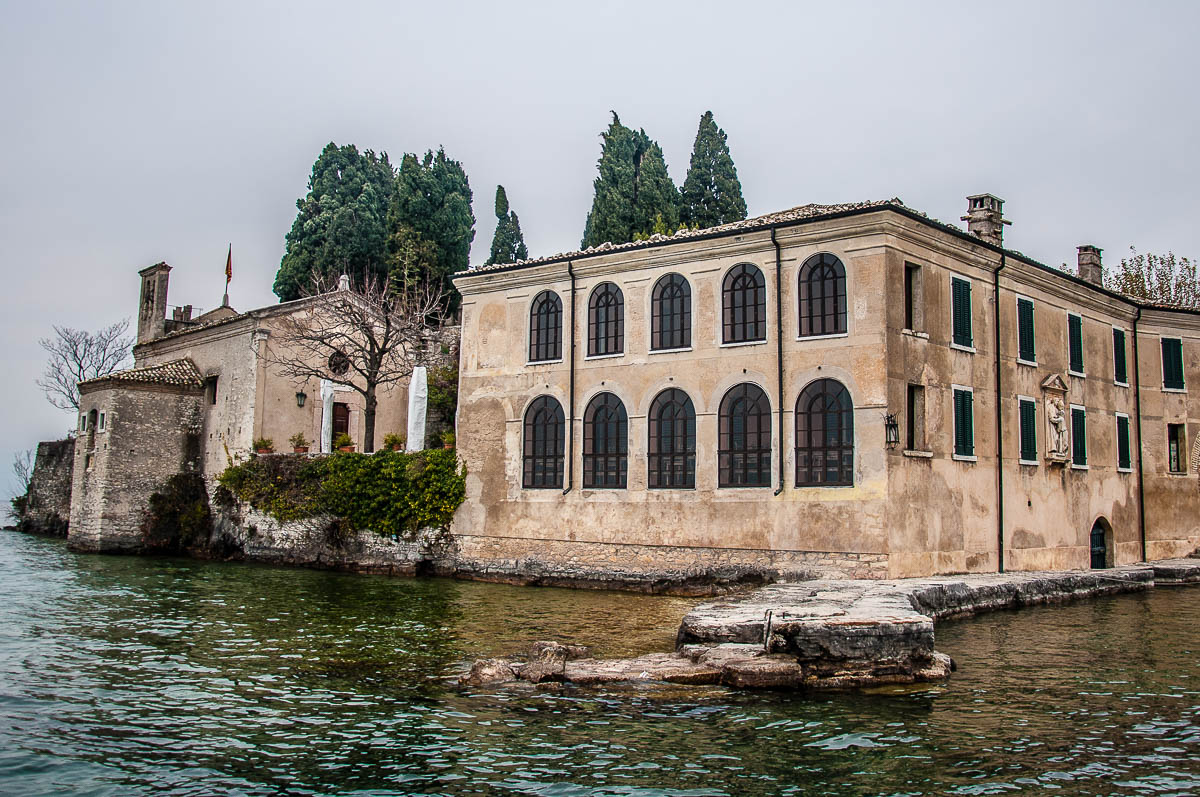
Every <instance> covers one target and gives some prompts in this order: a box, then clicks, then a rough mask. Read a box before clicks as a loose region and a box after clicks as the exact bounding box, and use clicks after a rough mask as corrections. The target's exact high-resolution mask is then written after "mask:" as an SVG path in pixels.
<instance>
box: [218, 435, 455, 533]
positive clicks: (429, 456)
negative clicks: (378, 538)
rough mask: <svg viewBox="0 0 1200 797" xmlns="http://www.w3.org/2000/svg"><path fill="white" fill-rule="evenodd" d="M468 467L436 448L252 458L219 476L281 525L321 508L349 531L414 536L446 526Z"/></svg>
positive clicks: (452, 514)
mask: <svg viewBox="0 0 1200 797" xmlns="http://www.w3.org/2000/svg"><path fill="white" fill-rule="evenodd" d="M466 473H467V472H466V468H465V467H464V466H463V465H462V464H461V463H460V462H459V461H458V456H457V455H456V453H455V452H454V451H453V450H448V449H440V450H431V451H417V452H414V453H411V454H410V453H405V452H401V451H379V452H376V453H374V454H357V453H337V454H331V455H329V456H324V457H311V458H310V457H291V456H265V457H254V458H252V459H250V460H248V461H247V462H244V463H242V464H240V465H232V466H230V467H229V468H227V469H226V470H225V472H224V473H222V474H221V475H220V476H219V477H218V478H217V481H218V482H219V483H220V485H221V486H222V487H224V488H225V489H227V490H229V492H231V493H232V494H233V495H234V496H236V497H237V498H239V499H241V500H242V501H245V502H246V503H248V504H250V505H251V506H252V507H254V508H255V509H257V510H259V511H261V512H265V513H267V514H268V515H271V516H272V517H273V518H275V519H276V520H278V521H279V522H281V523H287V522H290V521H294V520H301V519H304V518H309V517H313V516H316V515H322V514H326V515H332V516H333V517H335V518H338V519H341V520H344V521H345V522H346V523H347V524H348V525H349V526H350V528H352V529H354V530H370V531H373V532H375V533H377V534H381V535H384V536H387V537H391V536H401V537H412V536H413V535H414V534H415V533H416V532H417V531H419V530H420V529H423V528H440V529H445V528H447V527H449V525H450V519H451V518H452V517H453V516H454V511H455V510H456V509H458V506H459V504H461V503H462V502H463V499H464V498H465V497H466Z"/></svg>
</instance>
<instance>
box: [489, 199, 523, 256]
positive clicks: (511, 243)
mask: <svg viewBox="0 0 1200 797" xmlns="http://www.w3.org/2000/svg"><path fill="white" fill-rule="evenodd" d="M528 257H529V249H527V248H526V246H525V237H524V236H523V235H521V222H520V220H519V219H518V218H517V214H516V212H515V211H512V210H510V209H509V207H508V194H506V193H505V192H504V186H502V185H498V186H496V234H495V235H493V236H492V252H491V254H490V255H489V256H488V259H487V262H486V263H484V265H487V266H490V265H492V264H493V263H515V262H517V261H518V260H525V259H526V258H528Z"/></svg>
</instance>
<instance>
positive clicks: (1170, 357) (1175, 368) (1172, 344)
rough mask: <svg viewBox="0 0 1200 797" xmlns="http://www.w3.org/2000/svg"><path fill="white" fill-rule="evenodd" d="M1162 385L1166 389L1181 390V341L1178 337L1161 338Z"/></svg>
mask: <svg viewBox="0 0 1200 797" xmlns="http://www.w3.org/2000/svg"><path fill="white" fill-rule="evenodd" d="M1162 362H1163V387H1165V388H1166V389H1167V390H1183V389H1184V383H1183V341H1182V340H1181V339H1179V338H1163V339H1162Z"/></svg>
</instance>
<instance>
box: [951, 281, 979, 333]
mask: <svg viewBox="0 0 1200 797" xmlns="http://www.w3.org/2000/svg"><path fill="white" fill-rule="evenodd" d="M950 301H951V314H952V316H953V326H954V330H953V333H954V334H953V339H954V344H955V345H956V346H966V347H967V348H970V347H971V346H972V345H973V343H974V341H973V338H972V334H971V282H970V280H965V279H961V278H959V277H951V278H950Z"/></svg>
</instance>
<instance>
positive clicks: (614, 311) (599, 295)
mask: <svg viewBox="0 0 1200 797" xmlns="http://www.w3.org/2000/svg"><path fill="white" fill-rule="evenodd" d="M624 350H625V299H624V298H623V297H622V296H621V289H620V288H618V287H617V286H616V285H614V284H612V283H611V282H602V283H600V284H599V285H598V286H596V290H594V291H592V298H590V299H588V356H589V357H595V356H597V355H603V354H620V353H621V352H623V351H624Z"/></svg>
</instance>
